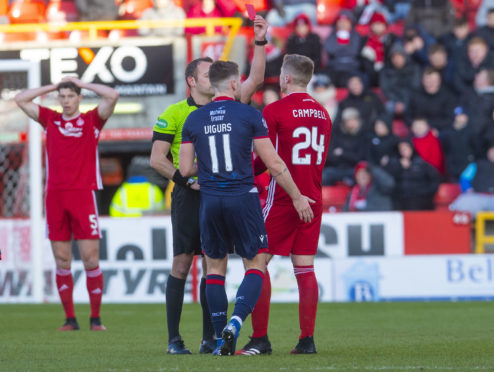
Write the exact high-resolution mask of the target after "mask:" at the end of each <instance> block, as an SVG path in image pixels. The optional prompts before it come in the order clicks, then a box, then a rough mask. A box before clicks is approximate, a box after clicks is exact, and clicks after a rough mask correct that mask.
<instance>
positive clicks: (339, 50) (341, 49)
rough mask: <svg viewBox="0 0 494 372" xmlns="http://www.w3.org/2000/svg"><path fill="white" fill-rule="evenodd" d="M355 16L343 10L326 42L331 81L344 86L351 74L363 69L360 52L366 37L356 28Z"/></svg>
mask: <svg viewBox="0 0 494 372" xmlns="http://www.w3.org/2000/svg"><path fill="white" fill-rule="evenodd" d="M354 23H355V17H354V15H353V13H352V12H351V11H349V10H343V11H341V12H340V14H339V15H338V17H337V18H336V21H335V25H334V30H333V32H332V33H331V35H329V37H328V38H327V39H326V41H325V43H324V51H325V52H326V53H327V55H328V62H327V65H326V70H327V73H328V74H329V77H330V78H331V81H332V82H333V83H334V84H335V86H337V87H343V86H345V84H346V83H347V80H348V78H349V77H350V76H351V75H354V74H356V73H360V72H361V70H362V65H361V60H360V54H361V51H362V47H363V44H364V41H365V40H364V39H363V38H362V37H361V36H360V34H359V33H358V32H357V31H355V28H354Z"/></svg>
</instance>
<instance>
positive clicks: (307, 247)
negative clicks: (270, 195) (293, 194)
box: [264, 203, 322, 256]
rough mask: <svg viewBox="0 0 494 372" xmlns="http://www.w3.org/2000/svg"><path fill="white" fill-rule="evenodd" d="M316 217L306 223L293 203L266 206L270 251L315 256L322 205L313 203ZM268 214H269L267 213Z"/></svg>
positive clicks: (277, 253) (276, 253) (272, 252)
mask: <svg viewBox="0 0 494 372" xmlns="http://www.w3.org/2000/svg"><path fill="white" fill-rule="evenodd" d="M312 210H313V212H314V219H313V220H312V221H311V222H309V223H304V222H303V221H301V220H300V219H299V217H298V213H297V211H296V210H295V208H294V207H293V205H292V204H276V203H275V204H274V205H272V206H271V208H269V209H268V206H266V207H265V208H264V216H265V217H264V218H265V224H266V232H267V234H268V246H269V253H270V254H273V255H278V256H289V255H290V254H297V255H309V256H313V255H315V254H316V253H317V245H318V242H319V234H320V232H321V220H322V205H312ZM266 214H267V215H266Z"/></svg>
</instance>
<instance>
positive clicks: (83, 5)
mask: <svg viewBox="0 0 494 372" xmlns="http://www.w3.org/2000/svg"><path fill="white" fill-rule="evenodd" d="M75 5H76V7H77V10H78V11H79V15H80V19H81V21H83V22H86V21H113V20H115V19H117V18H118V6H117V4H116V3H115V1H108V0H75Z"/></svg>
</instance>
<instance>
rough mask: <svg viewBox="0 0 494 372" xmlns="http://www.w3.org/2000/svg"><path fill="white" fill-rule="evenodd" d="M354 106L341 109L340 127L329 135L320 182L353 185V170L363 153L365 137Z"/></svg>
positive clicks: (361, 158) (362, 157)
mask: <svg viewBox="0 0 494 372" xmlns="http://www.w3.org/2000/svg"><path fill="white" fill-rule="evenodd" d="M361 127H362V124H361V119H360V114H359V112H358V110H357V109H356V108H353V107H349V108H346V109H345V110H343V114H342V122H341V127H340V128H337V129H338V130H334V131H333V133H332V135H331V142H330V145H329V150H328V156H327V158H326V164H325V167H324V169H323V172H322V184H323V185H334V184H335V183H336V182H344V183H346V184H347V185H353V170H354V168H355V166H356V165H357V163H358V162H359V161H360V160H363V159H364V155H365V137H364V135H363V133H362V131H361Z"/></svg>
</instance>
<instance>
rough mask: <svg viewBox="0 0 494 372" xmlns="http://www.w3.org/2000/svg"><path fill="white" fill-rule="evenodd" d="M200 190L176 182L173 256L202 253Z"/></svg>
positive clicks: (173, 216)
mask: <svg viewBox="0 0 494 372" xmlns="http://www.w3.org/2000/svg"><path fill="white" fill-rule="evenodd" d="M200 203H201V199H200V194H199V191H195V190H191V189H189V188H187V187H184V186H180V185H177V184H175V187H174V188H173V192H172V213H171V214H172V231H173V256H177V255H179V254H183V253H188V254H190V253H193V254H201V253H202V251H201V235H200V232H199V206H200Z"/></svg>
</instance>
